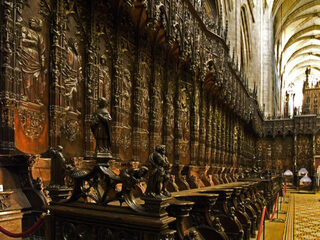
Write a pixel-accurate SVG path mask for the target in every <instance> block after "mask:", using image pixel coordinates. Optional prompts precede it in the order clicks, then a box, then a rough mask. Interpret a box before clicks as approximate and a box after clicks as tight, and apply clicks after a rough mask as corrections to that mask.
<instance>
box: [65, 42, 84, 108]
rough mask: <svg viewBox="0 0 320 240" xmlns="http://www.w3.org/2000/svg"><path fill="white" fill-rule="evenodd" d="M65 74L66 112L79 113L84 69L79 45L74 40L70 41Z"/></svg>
mask: <svg viewBox="0 0 320 240" xmlns="http://www.w3.org/2000/svg"><path fill="white" fill-rule="evenodd" d="M64 74H65V76H66V79H65V82H64V86H65V89H66V92H65V97H66V110H67V111H73V112H76V113H79V111H78V109H79V107H80V98H79V93H78V91H79V90H78V86H79V83H80V82H81V80H82V67H81V57H80V54H79V48H78V43H77V42H76V40H75V39H73V38H70V39H68V44H67V62H66V68H65V73H64Z"/></svg>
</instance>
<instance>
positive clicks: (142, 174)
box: [140, 166, 149, 177]
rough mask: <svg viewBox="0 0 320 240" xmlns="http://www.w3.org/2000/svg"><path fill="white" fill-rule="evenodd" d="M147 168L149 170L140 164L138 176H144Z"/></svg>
mask: <svg viewBox="0 0 320 240" xmlns="http://www.w3.org/2000/svg"><path fill="white" fill-rule="evenodd" d="M148 170H149V169H148V168H147V167H146V166H142V167H141V168H140V176H141V177H143V176H145V175H146V174H147V172H148Z"/></svg>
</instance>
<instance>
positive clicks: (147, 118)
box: [0, 0, 281, 240]
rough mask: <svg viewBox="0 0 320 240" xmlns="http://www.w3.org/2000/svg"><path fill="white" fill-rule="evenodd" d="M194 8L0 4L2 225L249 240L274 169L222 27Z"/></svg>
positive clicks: (96, 1) (90, 234) (51, 1)
mask: <svg viewBox="0 0 320 240" xmlns="http://www.w3.org/2000/svg"><path fill="white" fill-rule="evenodd" d="M200 4H201V2H200V1H189V0H181V1H171V0H169V1H154V0H148V1H133V0H123V1H118V0H108V1H104V0H92V1H87V0H33V1H24V0H14V1H5V0H3V1H0V12H1V14H0V21H1V25H0V26H1V41H0V49H1V54H0V64H1V66H2V68H1V72H0V77H1V81H0V90H1V95H0V98H1V107H0V112H1V114H0V118H1V125H0V128H1V134H0V137H1V141H0V151H1V155H0V184H2V185H3V186H4V192H3V193H1V195H0V203H1V204H0V208H1V211H2V213H3V214H1V216H0V225H1V226H3V227H6V228H7V229H9V230H11V231H15V232H19V231H20V232H21V231H25V230H26V229H28V228H29V227H30V226H31V225H32V224H33V223H34V222H35V221H36V220H37V218H38V217H39V216H40V214H41V213H42V212H46V211H48V212H50V214H49V215H48V216H47V217H46V224H45V226H43V227H42V228H41V229H40V230H38V231H36V232H35V233H34V235H36V236H38V237H39V238H40V239H41V238H42V239H130V240H132V239H137V240H138V239H139V240H140V239H141V240H142V239H148V240H152V239H222V240H227V239H231V240H232V239H234V240H236V239H237V240H241V239H246V240H248V239H249V238H250V237H253V236H254V235H255V232H256V230H257V228H258V224H259V220H260V215H261V213H262V209H263V207H264V206H267V207H268V209H269V211H270V210H271V208H272V206H273V204H274V203H275V199H276V195H277V193H278V192H280V190H281V178H280V177H279V176H278V175H277V174H276V172H275V166H276V165H275V164H274V162H272V161H273V160H271V159H265V158H263V157H262V156H260V155H259V154H258V153H259V152H257V147H256V146H257V145H256V144H257V143H260V142H259V141H264V140H261V137H262V136H264V135H263V133H264V125H265V122H264V120H263V118H262V112H261V110H260V109H259V106H258V104H257V92H256V89H254V90H253V91H250V90H249V87H248V82H247V80H246V78H245V76H244V74H243V72H242V71H241V70H239V69H238V64H237V63H236V59H235V58H234V57H231V55H232V54H231V53H230V50H229V46H228V45H227V44H226V43H227V42H228V40H227V39H226V37H227V31H228V28H227V27H225V28H223V27H222V26H223V23H222V16H221V14H220V15H219V17H217V18H212V16H210V13H208V12H206V11H204V10H203V9H202V8H201V6H200ZM268 126H269V125H268ZM259 146H260V145H259ZM256 156H257V157H258V158H256ZM267 160H268V161H267ZM267 163H268V164H267ZM269 163H271V164H269ZM253 166H254V167H253ZM262 169H264V170H263V171H262Z"/></svg>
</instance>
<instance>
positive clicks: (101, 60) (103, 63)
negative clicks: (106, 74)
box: [100, 54, 107, 66]
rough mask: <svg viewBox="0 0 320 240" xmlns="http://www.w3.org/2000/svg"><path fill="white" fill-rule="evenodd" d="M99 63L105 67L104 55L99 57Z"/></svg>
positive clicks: (105, 59)
mask: <svg viewBox="0 0 320 240" xmlns="http://www.w3.org/2000/svg"><path fill="white" fill-rule="evenodd" d="M100 63H101V65H102V66H105V65H107V57H106V55H104V54H103V55H102V56H101V57H100Z"/></svg>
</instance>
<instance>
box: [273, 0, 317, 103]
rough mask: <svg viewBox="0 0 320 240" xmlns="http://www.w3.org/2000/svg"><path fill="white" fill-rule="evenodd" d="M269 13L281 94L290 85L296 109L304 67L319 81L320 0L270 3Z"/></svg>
mask: <svg viewBox="0 0 320 240" xmlns="http://www.w3.org/2000/svg"><path fill="white" fill-rule="evenodd" d="M272 13H273V16H274V24H275V25H274V31H275V39H274V40H275V41H274V42H275V54H276V64H277V71H278V74H279V80H280V82H281V83H282V93H281V94H282V96H283V94H285V92H286V90H288V88H290V87H292V86H294V88H293V90H294V92H295V94H296V98H295V105H296V106H299V105H301V103H302V102H301V101H302V85H303V81H304V79H305V70H306V67H308V66H311V78H314V79H315V78H318V77H319V79H320V0H274V2H273V6H272ZM292 83H293V84H292ZM291 90H292V89H291ZM282 100H283V98H282Z"/></svg>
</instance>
